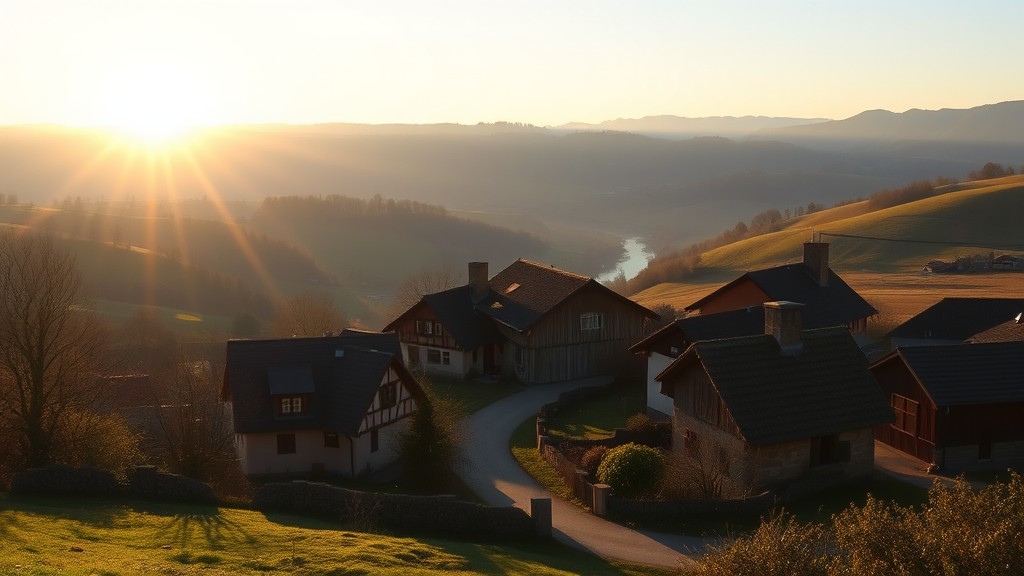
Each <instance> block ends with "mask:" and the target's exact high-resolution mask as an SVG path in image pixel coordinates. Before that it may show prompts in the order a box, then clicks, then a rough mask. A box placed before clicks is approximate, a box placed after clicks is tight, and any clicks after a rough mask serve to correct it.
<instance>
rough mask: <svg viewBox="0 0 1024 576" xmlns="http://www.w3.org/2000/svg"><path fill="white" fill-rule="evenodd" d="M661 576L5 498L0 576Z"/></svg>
mask: <svg viewBox="0 0 1024 576" xmlns="http://www.w3.org/2000/svg"><path fill="white" fill-rule="evenodd" d="M664 573H665V572H663V571H659V570H655V569H650V568H647V567H644V566H635V565H626V564H619V563H610V562H608V561H605V560H602V559H600V558H598V557H596V556H592V555H589V554H586V553H584V552H580V551H577V550H573V549H570V548H566V547H564V546H562V545H559V544H556V543H553V542H551V541H523V542H501V543H498V542H476V543H474V542H458V541H451V540H440V539H433V538H406V537H398V536H387V535H377V534H371V533H367V532H364V531H359V530H355V529H344V528H342V527H340V526H339V525H335V524H330V523H327V522H320V521H315V520H310V519H306V518H300V517H295V516H288V515H264V514H262V513H260V512H255V511H252V510H242V509H231V508H212V507H201V506H185V505H170V504H157V503H147V502H132V501H91V500H79V499H36V498H25V497H13V496H10V495H0V574H19V575H21V574H30V575H52V574H61V575H66V576H79V575H83V576H85V575H93V574H95V575H103V576H119V575H126V576H127V575H133V576H134V575H146V574H162V575H172V576H177V575H187V574H204V575H207V576H215V575H221V574H260V575H268V576H270V575H276V574H289V575H336V576H340V575H342V574H345V575H353V574H354V575H358V574H380V575H385V576H386V575H388V574H395V575H399V574H401V575H403V576H404V575H429V574H448V575H461V574H509V575H515V574H524V575H526V574H540V575H564V574H597V575H621V576H626V575H637V576H639V575H657V574H664Z"/></svg>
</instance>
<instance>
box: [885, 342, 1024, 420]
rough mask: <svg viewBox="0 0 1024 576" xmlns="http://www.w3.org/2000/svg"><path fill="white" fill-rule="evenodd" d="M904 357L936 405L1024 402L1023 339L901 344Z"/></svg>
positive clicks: (892, 357) (899, 353) (894, 355)
mask: <svg viewBox="0 0 1024 576" xmlns="http://www.w3.org/2000/svg"><path fill="white" fill-rule="evenodd" d="M896 358H902V360H903V362H904V363H906V365H907V366H908V367H909V368H910V370H911V372H913V373H914V376H915V377H916V378H917V380H918V382H920V383H921V385H922V386H923V387H924V389H925V391H926V392H928V395H929V396H930V397H931V399H932V400H933V401H934V402H935V404H936V405H937V406H940V407H941V406H963V405H974V404H996V403H1001V402H1024V342H995V343H988V344H952V345H945V346H906V347H901V348H899V349H897V350H896V352H893V353H892V354H890V355H889V356H887V357H885V358H883V359H882V360H880V361H879V362H878V363H877V364H876V366H877V365H879V364H882V363H884V362H890V361H893V360H895V359H896Z"/></svg>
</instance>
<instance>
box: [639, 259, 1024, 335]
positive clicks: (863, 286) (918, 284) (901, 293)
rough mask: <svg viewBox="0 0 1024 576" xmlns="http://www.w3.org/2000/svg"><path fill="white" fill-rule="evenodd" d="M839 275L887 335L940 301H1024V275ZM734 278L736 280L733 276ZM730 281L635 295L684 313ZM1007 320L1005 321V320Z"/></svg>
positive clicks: (675, 286)
mask: <svg viewBox="0 0 1024 576" xmlns="http://www.w3.org/2000/svg"><path fill="white" fill-rule="evenodd" d="M838 273H839V275H840V276H841V277H842V278H843V280H845V281H846V283H847V284H849V285H850V286H851V287H852V288H853V289H854V290H856V291H857V292H858V293H860V295H861V296H863V297H864V299H865V300H867V301H868V302H869V303H871V305H872V306H874V307H875V308H876V309H878V311H879V315H878V317H877V318H876V319H875V322H876V324H878V325H879V326H880V327H885V330H886V331H887V330H890V329H892V328H894V327H896V326H897V325H899V324H901V323H902V322H904V321H905V320H907V319H908V318H910V317H912V316H914V315H915V314H917V313H919V312H921V311H922V310H924V309H926V308H928V307H929V306H931V305H932V304H935V303H936V302H938V301H939V300H942V299H943V298H954V297H955V298H968V297H973V298H976V297H992V298H1008V297H1016V298H1021V297H1024V274H1020V273H1013V272H1003V273H991V274H930V273H923V272H892V273H883V272H846V271H843V270H838ZM738 275H739V274H737V276H738ZM729 280H731V278H730V279H726V280H723V281H717V282H706V283H699V284H660V285H658V286H655V287H653V288H649V289H647V290H644V291H643V292H640V293H639V294H635V295H634V296H633V298H634V299H635V300H637V301H638V302H639V303H640V304H643V305H644V306H648V307H651V306H655V305H657V304H659V303H662V302H667V303H669V304H672V305H673V306H675V307H676V308H679V309H681V308H684V307H686V306H688V305H689V304H692V303H693V302H695V301H697V300H699V299H700V298H702V297H704V296H706V295H707V294H710V293H711V292H713V291H714V290H716V289H717V288H719V287H720V286H722V285H723V284H725V283H726V282H728V281H729ZM1007 320H1009V318H1007Z"/></svg>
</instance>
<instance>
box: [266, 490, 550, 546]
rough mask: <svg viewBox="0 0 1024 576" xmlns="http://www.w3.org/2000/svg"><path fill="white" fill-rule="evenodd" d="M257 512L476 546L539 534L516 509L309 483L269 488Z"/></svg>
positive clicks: (453, 499)
mask: <svg viewBox="0 0 1024 576" xmlns="http://www.w3.org/2000/svg"><path fill="white" fill-rule="evenodd" d="M253 506H254V507H255V508H256V509H257V510H261V511H264V512H286V513H290V514H302V515H306V516H312V517H316V518H320V519H323V520H328V521H336V522H339V523H340V524H343V525H349V526H351V527H352V528H353V529H361V530H377V529H381V528H383V529H389V530H395V531H399V532H403V533H418V534H428V535H431V536H440V535H445V536H456V537H460V538H468V539H474V540H489V539H501V540H508V539H509V538H526V537H532V536H535V535H536V534H537V531H538V527H537V526H536V524H535V522H534V519H533V518H531V517H530V515H529V514H527V513H526V512H525V511H523V510H521V509H519V508H516V507H514V506H485V505H482V504H475V503H472V502H465V501H462V500H458V499H456V498H455V496H411V495H407V494H383V493H376V492H360V491H357V490H348V489H346V488H339V487H337V486H330V485H328V484H322V483H317V482H307V481H304V480H296V481H294V482H275V483H270V484H264V485H263V486H261V487H259V488H258V489H257V490H256V493H255V494H254V495H253Z"/></svg>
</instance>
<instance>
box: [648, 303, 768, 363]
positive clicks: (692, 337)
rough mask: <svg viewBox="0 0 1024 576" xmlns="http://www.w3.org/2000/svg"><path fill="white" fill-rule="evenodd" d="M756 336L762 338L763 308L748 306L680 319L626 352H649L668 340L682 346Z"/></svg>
mask: <svg viewBox="0 0 1024 576" xmlns="http://www.w3.org/2000/svg"><path fill="white" fill-rule="evenodd" d="M755 334H764V307H763V306H749V307H747V308H741V309H739V310H730V311H728V312H717V313H715V314H698V315H696V316H688V317H686V318H679V319H677V320H676V321H674V322H672V323H671V324H668V325H667V326H664V327H662V328H661V329H660V330H658V331H657V332H655V333H654V334H651V335H650V336H648V337H647V338H644V339H643V340H641V341H639V342H637V343H636V344H634V345H632V346H630V348H629V350H630V351H631V352H643V351H645V350H650V349H651V348H653V347H655V346H657V345H658V344H659V343H660V342H662V341H664V340H665V339H667V338H681V339H682V341H684V342H698V341H700V340H719V339H722V338H733V337H735V336H753V335H755Z"/></svg>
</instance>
